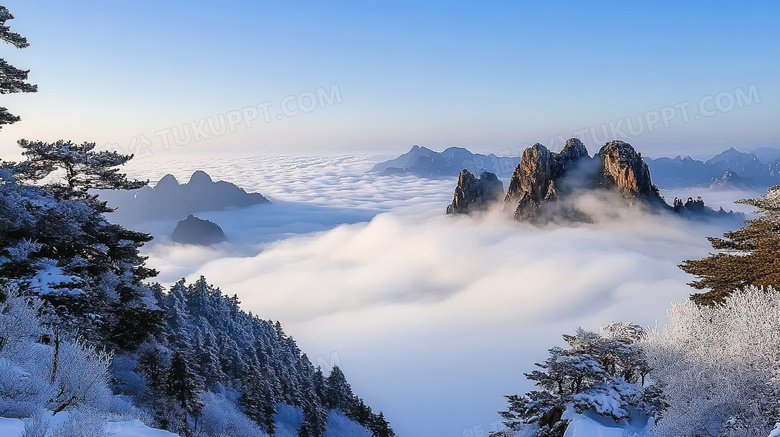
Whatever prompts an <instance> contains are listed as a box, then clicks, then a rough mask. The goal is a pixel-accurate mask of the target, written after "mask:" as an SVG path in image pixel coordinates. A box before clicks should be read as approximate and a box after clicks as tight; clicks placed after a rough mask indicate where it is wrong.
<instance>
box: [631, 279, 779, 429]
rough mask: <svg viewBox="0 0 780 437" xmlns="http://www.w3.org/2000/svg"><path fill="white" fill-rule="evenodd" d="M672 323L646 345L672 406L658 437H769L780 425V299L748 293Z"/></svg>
mask: <svg viewBox="0 0 780 437" xmlns="http://www.w3.org/2000/svg"><path fill="white" fill-rule="evenodd" d="M668 315H669V324H668V325H666V326H665V327H664V328H663V330H660V331H658V330H655V331H651V332H650V333H649V334H648V335H647V337H646V338H645V339H644V340H643V341H642V342H641V345H642V348H643V349H644V350H645V353H646V355H647V358H648V361H649V362H650V364H651V367H652V368H653V370H652V371H651V373H650V378H652V379H653V380H655V381H658V382H659V383H661V384H662V385H663V387H664V397H665V400H666V402H668V404H669V407H668V409H667V410H666V411H665V412H664V413H663V416H662V418H661V420H659V421H658V423H657V427H656V430H655V432H656V434H657V435H659V436H661V437H663V436H681V435H712V436H761V437H765V436H767V435H768V434H769V432H770V431H771V430H772V428H773V425H774V423H775V422H777V421H779V419H780V409H778V408H779V407H780V405H778V399H780V359H779V357H778V351H780V293H779V292H777V291H775V290H774V289H773V288H767V289H761V288H757V287H748V288H747V289H745V290H744V291H739V290H738V291H735V292H734V293H731V294H729V296H728V297H726V298H725V300H724V301H723V302H722V303H721V304H719V305H714V306H700V305H697V304H695V303H693V302H690V301H687V302H681V303H677V304H674V305H673V306H672V308H671V309H669V312H668Z"/></svg>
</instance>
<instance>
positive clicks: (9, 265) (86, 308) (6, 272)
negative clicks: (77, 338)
mask: <svg viewBox="0 0 780 437" xmlns="http://www.w3.org/2000/svg"><path fill="white" fill-rule="evenodd" d="M0 180H2V183H0V215H2V217H3V220H2V221H0V283H6V284H15V285H17V286H19V287H20V288H21V289H23V290H27V291H29V292H31V293H36V294H38V295H40V296H41V297H42V298H43V299H44V300H45V301H46V302H48V303H50V304H51V305H52V307H54V308H55V309H56V310H57V316H58V320H56V322H57V323H59V324H61V325H63V326H64V327H66V329H67V330H69V331H71V332H75V330H78V331H79V333H80V335H82V336H83V337H84V338H85V339H86V340H87V341H89V342H91V343H93V344H100V345H106V346H110V347H111V348H114V347H118V348H121V349H133V348H135V347H137V346H138V345H140V344H141V343H142V342H143V341H144V340H145V339H147V338H148V337H149V336H150V335H154V334H155V333H156V332H158V331H159V326H160V314H158V312H157V309H156V308H155V307H154V306H153V305H154V299H153V297H152V295H151V291H150V290H149V287H148V286H147V285H146V284H145V283H144V282H143V281H144V280H145V279H147V278H149V277H151V276H152V275H154V274H156V272H154V270H151V269H148V268H147V267H146V266H145V264H144V263H145V258H144V257H143V256H141V255H140V254H139V248H140V247H141V246H142V245H143V243H144V242H146V241H149V240H150V239H151V236H149V235H147V234H142V233H137V232H134V231H130V230H127V229H124V228H123V227H121V226H118V225H115V224H112V223H109V222H107V221H106V219H105V217H104V216H103V214H102V213H101V212H100V211H99V209H96V208H95V205H94V204H93V203H90V202H88V201H85V200H82V199H71V200H63V199H59V198H57V197H56V196H54V195H53V194H52V193H51V191H50V190H47V189H46V187H45V186H44V187H32V186H26V185H24V184H21V183H19V182H18V180H17V179H16V178H15V177H13V176H12V174H11V172H10V171H8V170H0Z"/></svg>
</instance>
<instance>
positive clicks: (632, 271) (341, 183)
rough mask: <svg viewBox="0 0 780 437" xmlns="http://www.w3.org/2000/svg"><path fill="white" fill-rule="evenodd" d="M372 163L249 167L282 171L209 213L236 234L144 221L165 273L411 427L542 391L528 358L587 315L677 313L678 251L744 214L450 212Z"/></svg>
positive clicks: (475, 423)
mask: <svg viewBox="0 0 780 437" xmlns="http://www.w3.org/2000/svg"><path fill="white" fill-rule="evenodd" d="M317 159H320V158H317ZM369 161H370V160H368V159H366V161H365V162H364V164H360V162H363V161H360V160H358V161H355V162H354V166H352V167H350V168H347V169H343V171H344V173H343V174H342V175H341V176H335V175H330V176H314V175H313V174H314V173H317V172H318V171H319V170H321V166H317V165H315V166H311V165H305V163H306V161H305V160H303V161H302V163H303V164H304V165H300V169H299V170H295V171H292V172H290V171H285V166H280V167H279V169H278V170H277V171H273V170H272V169H269V168H265V169H263V168H258V167H253V170H252V171H253V172H255V173H257V174H263V177H264V179H263V180H262V181H265V182H264V183H271V184H274V185H270V186H269V188H272V189H271V190H260V192H261V193H262V194H264V195H266V194H268V193H274V194H273V195H272V196H270V197H271V198H272V201H274V203H272V204H270V205H257V206H255V207H251V208H247V209H243V210H235V211H221V212H212V213H203V214H198V215H199V216H201V217H202V218H206V219H208V220H212V221H215V222H216V223H218V224H220V225H221V226H222V227H223V228H224V229H225V232H226V234H227V236H228V238H229V241H228V242H226V243H222V244H220V245H216V246H213V247H197V246H186V245H179V244H174V243H171V242H170V240H168V239H167V237H166V236H165V229H166V226H169V225H170V229H172V225H173V223H169V224H165V223H157V224H147V225H146V226H148V227H147V230H153V229H152V228H154V226H157V232H158V233H159V236H158V238H157V239H156V240H155V241H154V242H153V243H152V244H151V245H149V246H148V247H147V248H146V254H147V255H148V256H149V261H148V263H149V265H150V266H152V267H155V268H158V269H160V270H162V272H163V273H162V275H161V276H160V277H159V278H158V279H159V280H160V281H161V282H162V283H163V284H165V285H170V284H171V283H172V282H174V281H175V280H177V279H179V278H181V277H186V278H187V279H188V280H192V279H195V278H196V277H198V276H200V275H204V276H205V277H206V278H207V279H208V281H209V282H211V283H213V284H215V285H217V286H219V287H220V288H221V289H222V291H223V292H224V293H228V294H230V295H232V294H237V295H238V297H239V299H240V300H241V302H242V304H241V305H242V307H243V308H245V309H247V310H250V311H252V312H253V313H254V314H257V315H259V316H260V317H262V318H268V319H273V320H280V321H281V322H282V324H283V326H284V328H285V330H286V332H287V333H288V334H290V335H292V336H293V337H294V338H295V339H296V341H297V342H298V343H299V344H300V346H301V348H302V349H303V350H304V351H306V352H307V354H308V355H309V357H310V358H311V359H312V361H314V362H315V363H316V364H320V365H322V366H323V367H324V368H325V369H326V370H327V369H328V367H329V366H332V365H334V364H339V365H340V366H341V367H342V369H343V370H344V371H345V373H346V374H347V376H348V378H349V379H350V381H351V383H352V385H353V388H354V390H355V392H356V393H357V394H359V395H360V396H362V397H364V398H365V399H366V401H367V402H368V403H369V404H371V405H372V406H374V408H376V409H381V410H382V411H384V413H385V415H386V417H388V419H389V420H390V421H391V423H392V425H393V427H394V429H395V430H396V431H397V432H398V434H399V435H403V436H412V437H414V436H421V437H422V436H432V435H435V436H461V435H464V434H463V433H464V432H469V430H472V431H474V430H477V431H478V430H479V429H484V430H487V431H489V430H491V429H494V428H495V427H496V426H498V423H499V417H498V414H497V411H499V410H502V409H504V408H505V405H506V404H505V399H504V398H503V396H504V395H508V394H515V393H522V392H524V391H526V390H528V389H529V388H530V387H529V385H528V383H527V381H525V379H524V377H523V372H527V371H529V370H531V369H532V367H533V363H534V362H536V361H539V360H542V359H543V358H544V356H545V355H546V349H547V348H549V347H552V346H554V345H557V344H560V343H561V337H560V336H561V334H563V333H570V332H572V331H573V330H574V329H575V328H577V327H578V326H581V327H583V328H586V329H591V330H598V329H599V327H601V326H603V325H606V324H608V323H610V322H612V321H617V320H622V321H632V322H635V323H639V324H642V325H654V324H655V323H664V318H665V310H666V308H667V307H668V306H669V304H670V303H671V302H673V301H678V300H682V299H685V298H687V296H688V295H689V294H690V293H691V292H692V289H690V288H689V287H688V286H687V285H686V283H687V282H689V281H690V280H691V279H692V278H691V277H689V276H688V275H686V274H685V273H683V272H682V271H681V270H679V269H678V268H677V265H678V264H679V263H680V262H681V261H683V260H685V259H690V258H696V257H701V256H704V255H706V254H707V253H708V252H709V250H710V247H709V245H708V242H707V240H706V239H705V237H706V236H711V235H719V234H720V233H722V232H723V231H725V230H726V229H728V228H730V227H733V226H734V224H733V223H728V222H722V221H721V222H718V221H716V222H709V223H701V222H694V221H690V220H685V219H681V218H678V217H675V216H673V215H671V214H649V213H646V212H644V211H643V210H641V209H639V208H627V207H625V206H621V205H624V203H622V201H621V200H620V199H615V198H612V197H610V196H605V195H592V194H591V195H581V196H576V197H575V198H574V199H573V200H572V202H574V203H575V204H576V206H577V207H578V208H579V209H580V210H582V211H584V212H587V213H588V214H589V215H590V216H592V217H593V218H594V219H595V220H594V222H593V223H579V224H571V223H557V224H548V225H545V226H541V227H537V226H532V225H528V224H523V223H517V222H515V221H513V220H511V219H509V218H508V217H507V215H506V214H505V213H503V212H502V211H501V208H494V210H491V211H489V212H487V213H485V214H481V215H475V216H467V217H463V216H456V217H453V216H446V215H444V207H445V206H446V204H447V203H448V202H449V201H450V199H451V195H452V194H451V193H452V189H453V188H454V184H455V181H454V179H453V180H427V179H420V178H415V177H408V178H407V177H402V178H394V177H390V176H378V175H371V174H365V173H363V169H364V168H365V167H366V166H367V163H368V162H369ZM277 163H278V162H277ZM323 165H324V164H323ZM325 166H326V167H327V165H325ZM185 168H186V167H185ZM221 168H223V169H225V168H226V167H221ZM205 169H206V170H207V171H209V173H210V174H212V176H213V177H214V179H215V180H216V179H220V178H221V179H225V180H236V179H240V177H241V175H244V176H243V177H246V175H245V174H244V173H243V171H244V169H243V168H241V166H240V165H238V166H237V167H234V170H233V171H234V172H235V176H236V177H235V178H232V177H231V176H233V175H231V174H230V173H229V172H223V173H221V174H220V169H219V168H212V169H209V168H205ZM288 169H289V167H288ZM307 169H308V170H307ZM318 169H319V170H318ZM307 172H311V173H312V174H308V173H307ZM285 173H287V174H286V175H285ZM177 176H178V175H177ZM285 178H286V180H288V181H289V180H293V181H294V180H307V181H308V183H307V184H305V185H304V184H302V185H290V184H284V183H283V182H282V181H283V180H285ZM279 184H281V185H279ZM255 185H258V182H255ZM339 193H342V194H343V196H344V197H341V195H340V194H339ZM410 193H414V195H410ZM346 197H348V198H349V199H350V200H347V199H346ZM706 198H707V196H706V193H705V200H706ZM312 199H319V200H316V201H313V200H312ZM355 199H358V200H355ZM325 205H332V206H325ZM354 207H358V208H357V209H354ZM153 225H154V226H153ZM168 232H169V231H168Z"/></svg>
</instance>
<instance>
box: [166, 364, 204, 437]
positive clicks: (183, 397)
mask: <svg viewBox="0 0 780 437" xmlns="http://www.w3.org/2000/svg"><path fill="white" fill-rule="evenodd" d="M200 389H201V384H200V381H199V379H198V377H197V375H196V374H195V372H193V370H192V364H191V361H190V359H189V358H188V357H187V355H186V354H185V353H184V352H182V351H180V350H177V351H176V352H174V354H173V358H172V359H171V366H170V370H169V371H168V395H169V396H170V397H171V398H172V399H173V400H174V401H175V402H176V404H177V407H179V408H181V411H182V412H183V413H184V417H183V418H182V424H183V429H182V432H183V433H184V434H185V435H191V434H192V430H191V429H190V425H189V417H193V418H197V416H198V414H199V413H200V410H201V408H203V404H202V403H201V401H200V397H199V395H198V393H199V391H200Z"/></svg>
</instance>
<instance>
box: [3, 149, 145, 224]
mask: <svg viewBox="0 0 780 437" xmlns="http://www.w3.org/2000/svg"><path fill="white" fill-rule="evenodd" d="M19 146H20V147H21V148H22V149H23V152H22V155H23V156H24V157H25V158H26V161H23V162H22V163H20V164H18V165H16V166H15V167H14V172H15V176H16V178H17V179H18V180H20V181H24V182H29V183H38V182H41V181H43V180H46V187H47V188H49V189H50V190H52V192H53V193H54V194H55V195H56V197H57V198H58V199H61V200H73V199H79V200H86V201H89V202H90V203H92V204H93V205H94V207H95V208H96V209H97V211H98V212H100V213H105V212H110V211H112V209H111V208H109V207H108V206H107V205H106V203H105V202H100V201H98V200H97V198H98V197H97V195H94V194H90V192H89V191H90V190H135V189H138V188H141V187H143V186H144V185H146V184H147V183H148V181H137V180H129V179H127V175H125V174H124V173H120V172H119V168H118V167H120V166H122V165H124V164H125V163H127V161H129V160H130V159H132V158H133V155H122V154H120V153H117V152H113V151H101V152H96V151H95V150H94V149H95V143H88V142H84V143H81V144H76V143H74V142H72V141H65V140H59V141H55V142H53V143H47V142H44V141H28V140H19Z"/></svg>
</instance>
